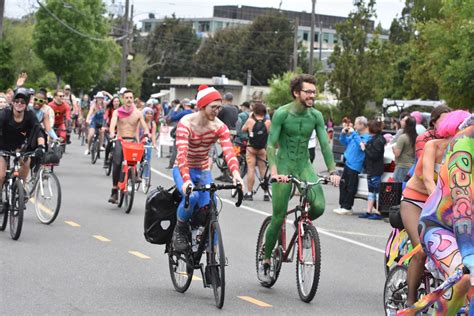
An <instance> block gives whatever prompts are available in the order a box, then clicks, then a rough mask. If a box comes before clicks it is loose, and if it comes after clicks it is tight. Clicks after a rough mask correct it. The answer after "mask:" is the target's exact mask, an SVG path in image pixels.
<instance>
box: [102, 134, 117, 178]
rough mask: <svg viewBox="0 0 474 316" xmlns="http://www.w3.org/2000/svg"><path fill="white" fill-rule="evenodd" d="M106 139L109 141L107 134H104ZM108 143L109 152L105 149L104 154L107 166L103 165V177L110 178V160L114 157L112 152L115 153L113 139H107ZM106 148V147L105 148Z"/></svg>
mask: <svg viewBox="0 0 474 316" xmlns="http://www.w3.org/2000/svg"><path fill="white" fill-rule="evenodd" d="M106 135H107V136H106V137H107V139H109V136H108V133H106ZM109 143H111V144H112V145H111V147H110V151H109V152H108V153H107V149H106V152H105V157H104V159H105V161H107V163H108V164H107V165H104V171H105V175H106V176H110V174H111V173H112V160H113V157H114V151H115V140H114V139H109ZM105 148H107V147H105Z"/></svg>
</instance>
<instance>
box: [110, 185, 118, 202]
mask: <svg viewBox="0 0 474 316" xmlns="http://www.w3.org/2000/svg"><path fill="white" fill-rule="evenodd" d="M109 203H112V204H117V203H118V189H112V195H111V196H110V198H109Z"/></svg>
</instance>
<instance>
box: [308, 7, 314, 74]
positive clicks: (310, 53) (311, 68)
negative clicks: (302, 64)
mask: <svg viewBox="0 0 474 316" xmlns="http://www.w3.org/2000/svg"><path fill="white" fill-rule="evenodd" d="M311 2H312V8H311V32H310V36H311V39H310V45H309V46H310V47H309V67H308V73H309V74H310V75H312V74H313V54H314V24H315V17H314V9H315V7H316V0H311Z"/></svg>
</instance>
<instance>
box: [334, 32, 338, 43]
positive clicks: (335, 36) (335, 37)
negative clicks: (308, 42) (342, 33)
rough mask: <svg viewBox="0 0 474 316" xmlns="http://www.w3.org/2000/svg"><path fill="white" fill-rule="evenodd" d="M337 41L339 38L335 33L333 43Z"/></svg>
mask: <svg viewBox="0 0 474 316" xmlns="http://www.w3.org/2000/svg"><path fill="white" fill-rule="evenodd" d="M338 41H339V39H338V38H337V35H336V34H334V44H337V42H338Z"/></svg>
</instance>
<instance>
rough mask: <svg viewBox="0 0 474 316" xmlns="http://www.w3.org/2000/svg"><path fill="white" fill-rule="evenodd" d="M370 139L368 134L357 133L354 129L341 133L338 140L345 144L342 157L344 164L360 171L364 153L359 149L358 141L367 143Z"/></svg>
mask: <svg viewBox="0 0 474 316" xmlns="http://www.w3.org/2000/svg"><path fill="white" fill-rule="evenodd" d="M369 140H370V134H369V133H366V134H363V135H359V134H358V133H357V132H356V131H354V132H352V134H344V133H341V136H340V137H339V141H340V142H341V144H343V145H344V146H346V150H345V151H344V158H346V166H347V167H349V168H351V169H352V170H354V171H357V172H359V173H360V172H361V171H362V167H363V166H364V159H365V153H364V152H363V151H362V149H360V143H361V142H364V143H367V142H368V141H369Z"/></svg>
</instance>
